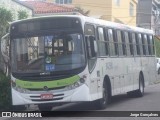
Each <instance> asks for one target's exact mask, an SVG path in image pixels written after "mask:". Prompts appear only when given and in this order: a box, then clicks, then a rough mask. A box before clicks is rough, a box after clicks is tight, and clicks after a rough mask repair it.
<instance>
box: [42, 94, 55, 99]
mask: <svg viewBox="0 0 160 120" xmlns="http://www.w3.org/2000/svg"><path fill="white" fill-rule="evenodd" d="M52 98H53V94H42V95H41V99H45V100H48V99H52Z"/></svg>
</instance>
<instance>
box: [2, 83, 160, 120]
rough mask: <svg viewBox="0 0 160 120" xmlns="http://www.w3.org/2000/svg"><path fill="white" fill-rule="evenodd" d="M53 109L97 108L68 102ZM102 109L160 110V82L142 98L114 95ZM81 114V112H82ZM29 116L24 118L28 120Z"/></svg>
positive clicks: (91, 119)
mask: <svg viewBox="0 0 160 120" xmlns="http://www.w3.org/2000/svg"><path fill="white" fill-rule="evenodd" d="M52 110H53V111H86V112H89V111H88V110H93V111H95V110H96V108H95V107H94V105H93V104H88V103H79V104H67V105H63V106H60V107H55V108H53V109H52ZM102 111H160V83H157V84H154V85H150V86H147V87H146V88H145V94H144V96H143V97H141V98H129V97H128V96H127V95H126V94H123V95H118V96H114V97H113V98H112V102H111V104H109V105H108V107H107V108H106V109H105V110H102ZM80 114H81V113H80ZM1 119H2V120H21V119H22V118H21V119H20V118H0V120H1ZM27 119H28V118H23V120H27ZM35 119H37V120H52V119H54V120H56V119H57V120H68V119H70V120H74V119H77V120H139V119H140V120H160V116H159V117H157V118H146V117H145V118H136V117H132V118H128V117H125V118H118V117H83V115H82V117H69V118H68V117H58V118H30V120H35Z"/></svg>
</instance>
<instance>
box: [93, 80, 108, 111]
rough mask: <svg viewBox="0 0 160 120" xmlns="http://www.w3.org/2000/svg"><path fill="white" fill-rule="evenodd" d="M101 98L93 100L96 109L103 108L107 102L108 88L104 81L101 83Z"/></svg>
mask: <svg viewBox="0 0 160 120" xmlns="http://www.w3.org/2000/svg"><path fill="white" fill-rule="evenodd" d="M102 93H103V94H102V98H101V99H99V100H96V101H95V105H96V108H97V109H105V108H106V107H107V104H108V103H109V89H108V85H107V84H106V82H104V83H103V92H102Z"/></svg>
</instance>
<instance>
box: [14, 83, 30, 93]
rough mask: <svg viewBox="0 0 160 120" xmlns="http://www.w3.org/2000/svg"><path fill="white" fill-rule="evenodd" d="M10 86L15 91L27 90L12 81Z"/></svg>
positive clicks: (23, 91) (22, 91)
mask: <svg viewBox="0 0 160 120" xmlns="http://www.w3.org/2000/svg"><path fill="white" fill-rule="evenodd" d="M12 88H13V89H15V90H16V91H18V92H20V93H26V92H28V90H27V89H25V88H22V87H20V86H18V85H16V83H15V82H14V81H12Z"/></svg>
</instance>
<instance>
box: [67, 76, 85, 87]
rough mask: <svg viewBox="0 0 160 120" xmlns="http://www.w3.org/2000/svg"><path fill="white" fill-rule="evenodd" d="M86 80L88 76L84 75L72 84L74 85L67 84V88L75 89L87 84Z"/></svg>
mask: <svg viewBox="0 0 160 120" xmlns="http://www.w3.org/2000/svg"><path fill="white" fill-rule="evenodd" d="M85 81H86V77H84V76H83V77H81V78H80V79H79V80H78V81H77V82H75V83H74V84H72V85H69V86H67V87H66V88H67V89H68V90H72V89H75V88H77V87H79V86H81V85H83V84H85Z"/></svg>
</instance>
